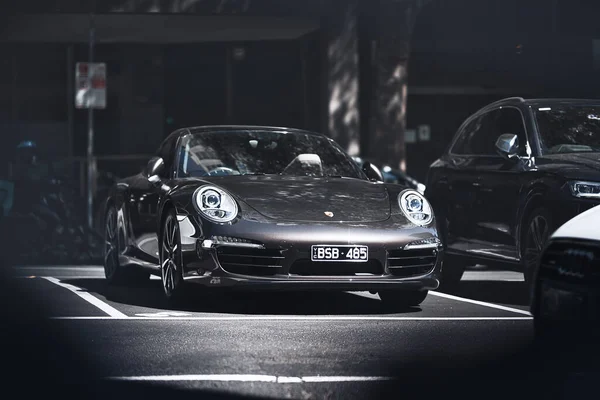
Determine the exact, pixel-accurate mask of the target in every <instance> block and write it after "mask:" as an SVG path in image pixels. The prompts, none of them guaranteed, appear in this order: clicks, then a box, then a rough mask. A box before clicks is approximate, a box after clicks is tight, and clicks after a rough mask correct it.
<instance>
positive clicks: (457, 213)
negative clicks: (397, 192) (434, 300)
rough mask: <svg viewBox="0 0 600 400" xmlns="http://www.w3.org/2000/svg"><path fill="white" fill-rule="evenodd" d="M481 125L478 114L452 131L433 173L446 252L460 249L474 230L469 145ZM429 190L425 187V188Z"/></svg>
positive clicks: (472, 165) (472, 164) (472, 158)
mask: <svg viewBox="0 0 600 400" xmlns="http://www.w3.org/2000/svg"><path fill="white" fill-rule="evenodd" d="M480 127H481V117H480V116H474V117H472V118H470V119H469V120H467V121H466V122H465V123H464V124H463V125H462V126H461V128H459V131H458V132H457V134H456V136H455V137H456V139H455V140H454V142H453V143H452V145H451V147H450V150H449V152H448V154H446V156H445V157H443V159H442V162H443V165H444V168H443V171H440V172H438V173H437V175H438V176H437V177H436V179H435V183H434V184H435V186H436V187H435V188H434V191H435V192H436V193H437V194H438V198H439V199H440V201H439V203H441V206H442V207H443V211H442V215H443V216H444V217H445V219H446V221H445V222H446V229H447V237H446V240H447V242H446V244H447V248H448V250H449V252H451V253H452V252H453V253H464V252H466V251H468V249H469V242H470V240H471V239H472V237H473V232H474V223H475V220H474V218H473V217H474V216H473V213H472V209H473V207H474V204H475V201H476V196H475V195H476V190H477V187H476V186H474V185H473V182H475V180H476V170H475V162H476V161H477V155H476V154H474V153H473V151H472V149H471V147H472V142H473V138H474V137H475V136H476V135H477V133H478V131H479V130H480ZM427 190H429V188H428V189H427Z"/></svg>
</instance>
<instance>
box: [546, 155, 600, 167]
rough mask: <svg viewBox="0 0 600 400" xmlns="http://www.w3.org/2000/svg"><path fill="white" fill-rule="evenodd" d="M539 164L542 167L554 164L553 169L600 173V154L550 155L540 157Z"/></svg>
mask: <svg viewBox="0 0 600 400" xmlns="http://www.w3.org/2000/svg"><path fill="white" fill-rule="evenodd" d="M538 163H539V164H540V165H544V164H552V167H560V168H570V169H573V168H583V169H590V170H593V171H600V153H596V152H593V153H569V154H549V155H544V156H543V157H540V158H539V159H538ZM556 164H559V165H556Z"/></svg>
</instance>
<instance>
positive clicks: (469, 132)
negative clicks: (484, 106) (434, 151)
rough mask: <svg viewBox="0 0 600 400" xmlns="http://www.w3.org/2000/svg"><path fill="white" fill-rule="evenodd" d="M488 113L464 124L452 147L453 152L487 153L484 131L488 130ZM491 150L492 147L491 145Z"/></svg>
mask: <svg viewBox="0 0 600 400" xmlns="http://www.w3.org/2000/svg"><path fill="white" fill-rule="evenodd" d="M489 125H490V123H489V113H488V114H484V115H482V116H480V117H478V118H475V119H474V120H473V121H471V122H470V123H469V124H467V125H466V126H465V128H464V129H463V131H462V133H461V135H460V137H459V138H458V140H457V142H456V143H455V144H454V147H453V148H452V152H453V153H455V154H464V155H468V154H472V155H482V154H489V146H487V140H486V139H487V135H486V131H489V128H488V129H486V127H488V126H489ZM492 150H493V147H492Z"/></svg>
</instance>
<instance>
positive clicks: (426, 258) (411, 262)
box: [388, 249, 438, 278]
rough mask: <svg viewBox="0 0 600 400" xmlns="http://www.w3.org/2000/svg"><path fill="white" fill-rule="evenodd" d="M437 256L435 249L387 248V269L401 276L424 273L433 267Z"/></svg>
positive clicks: (406, 276)
mask: <svg viewBox="0 0 600 400" xmlns="http://www.w3.org/2000/svg"><path fill="white" fill-rule="evenodd" d="M437 257H438V252H437V250H435V249H415V250H402V249H398V250H389V251H388V269H389V270H390V273H391V274H392V275H394V276H400V277H403V278H410V277H413V276H419V275H425V274H428V273H429V272H431V271H432V270H433V269H434V268H435V263H436V261H437Z"/></svg>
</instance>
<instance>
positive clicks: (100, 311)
mask: <svg viewBox="0 0 600 400" xmlns="http://www.w3.org/2000/svg"><path fill="white" fill-rule="evenodd" d="M102 278H103V271H102V269H101V268H98V267H35V266H34V267H16V268H13V269H12V271H11V274H10V275H9V276H8V277H7V278H6V279H5V282H4V283H6V284H8V285H7V289H6V290H3V292H2V293H3V299H4V300H5V304H4V306H3V307H4V311H5V313H6V316H5V321H8V324H5V325H4V326H5V327H12V328H13V329H12V330H10V329H9V330H10V332H8V331H7V330H6V329H4V330H3V335H8V336H6V337H4V338H3V339H2V343H3V344H4V349H5V353H6V352H7V351H9V352H11V351H12V352H11V353H10V354H11V355H14V357H13V358H9V359H7V358H6V356H5V359H4V361H5V364H8V365H10V366H11V367H10V370H11V371H12V372H13V373H14V379H23V380H25V381H26V382H27V386H26V388H29V389H32V390H33V389H39V387H36V384H35V383H36V382H38V383H39V384H40V385H41V384H42V382H43V385H44V388H45V389H44V390H47V391H49V390H51V389H52V388H53V387H54V386H53V385H55V386H57V388H58V390H60V393H61V395H63V396H64V395H68V394H73V395H75V394H77V395H79V394H81V393H82V392H81V391H84V392H85V391H88V392H85V396H86V397H88V398H89V397H98V398H107V397H110V398H114V397H115V396H116V395H119V394H121V395H124V394H125V393H130V391H132V390H133V391H134V392H132V393H133V395H135V397H154V396H158V397H170V398H173V397H181V396H184V397H185V396H187V395H189V396H192V395H193V396H195V397H194V398H198V397H197V396H198V394H201V395H203V396H204V397H202V396H200V398H206V397H207V396H208V395H209V394H215V395H219V394H222V395H227V396H234V395H238V394H241V395H248V396H260V397H267V398H300V399H321V398H341V399H352V398H361V399H362V398H382V397H386V398H401V397H405V396H408V395H410V396H419V397H427V398H430V397H432V398H433V397H435V398H440V397H456V396H458V398H467V397H474V398H475V397H477V398H481V397H484V398H489V397H494V398H506V396H510V397H517V398H520V397H528V398H529V397H531V396H535V397H536V398H537V397H541V396H544V397H545V398H573V397H576V396H578V395H579V394H578V393H583V394H586V393H587V392H586V390H589V388H590V387H591V386H590V385H593V383H594V379H596V378H597V377H599V376H600V375H598V373H597V371H598V368H597V367H596V366H595V365H594V362H595V356H594V355H593V354H590V353H588V352H586V351H585V350H584V351H581V350H578V351H577V352H574V351H564V350H563V351H560V352H559V351H556V349H554V348H552V349H549V348H540V347H538V346H535V343H534V342H533V324H532V319H531V316H530V315H529V313H528V307H527V295H526V290H525V287H524V283H523V282H522V275H521V274H518V273H510V272H500V271H485V270H481V271H469V272H467V273H466V275H465V277H464V279H463V282H462V283H461V289H460V291H459V292H458V293H456V294H455V295H447V294H444V293H438V292H431V293H430V295H429V296H428V297H427V299H426V300H425V302H424V303H423V304H422V305H421V307H415V308H413V309H410V310H407V311H404V312H401V313H394V314H389V313H386V312H387V311H386V310H385V309H384V308H383V307H382V304H381V302H380V300H379V297H378V296H377V295H371V294H369V293H362V292H361V293H318V292H309V293H269V294H265V293H262V294H261V293H235V294H222V295H219V294H211V295H203V294H201V293H198V294H194V295H192V296H190V298H189V299H188V301H187V302H186V304H185V305H183V306H181V307H176V308H174V307H172V306H169V305H168V304H167V303H166V302H165V300H164V299H163V297H162V292H161V290H162V289H161V286H160V280H158V279H151V280H149V281H148V282H147V283H146V284H144V285H140V286H138V287H129V288H128V287H112V286H108V285H107V284H106V283H105V281H104V280H103V279H102ZM48 317H49V318H48ZM7 318H12V320H10V319H7ZM10 334H12V336H11V335H10ZM8 360H11V361H10V362H8V363H7V361H8ZM65 382H67V383H68V385H67V388H68V389H67V390H65V389H64V385H63V384H64V383H65ZM91 388H93V391H92V393H93V396H90V392H89V390H90V389H91ZM187 389H195V390H194V391H192V392H190V391H188V390H187ZM173 390H174V391H173ZM136 391H137V392H136ZM140 391H145V392H140ZM582 391H583V392H582ZM127 396H129V394H127ZM117 397H118V396H117ZM123 397H125V396H123ZM594 397H595V396H594ZM190 398H191V397H190ZM228 398H230V397H228Z"/></svg>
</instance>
